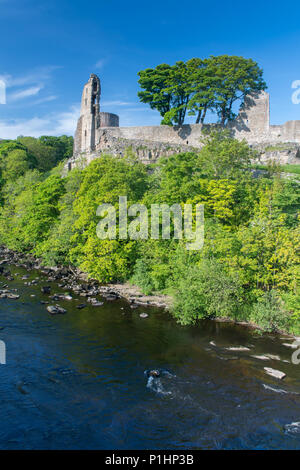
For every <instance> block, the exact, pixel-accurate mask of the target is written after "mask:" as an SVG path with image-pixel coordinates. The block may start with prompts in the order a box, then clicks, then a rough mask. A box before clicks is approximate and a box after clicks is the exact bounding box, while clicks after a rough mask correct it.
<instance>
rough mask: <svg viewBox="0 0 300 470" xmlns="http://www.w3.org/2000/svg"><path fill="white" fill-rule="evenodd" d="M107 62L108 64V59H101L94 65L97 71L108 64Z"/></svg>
mask: <svg viewBox="0 0 300 470" xmlns="http://www.w3.org/2000/svg"><path fill="white" fill-rule="evenodd" d="M106 62H107V60H106V59H99V60H98V61H97V62H96V63H95V65H94V67H95V69H96V70H100V69H102V68H103V66H104V65H105V64H106Z"/></svg>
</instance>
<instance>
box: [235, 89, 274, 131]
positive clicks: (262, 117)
mask: <svg viewBox="0 0 300 470" xmlns="http://www.w3.org/2000/svg"><path fill="white" fill-rule="evenodd" d="M234 126H235V127H238V126H240V129H239V130H240V131H248V132H251V133H253V134H260V135H262V134H263V133H266V132H268V131H269V128H270V96H269V93H266V92H265V91H261V92H259V93H252V94H250V95H247V96H246V97H245V101H244V104H243V106H242V107H241V110H240V112H239V115H238V118H237V120H236V122H235V123H234Z"/></svg>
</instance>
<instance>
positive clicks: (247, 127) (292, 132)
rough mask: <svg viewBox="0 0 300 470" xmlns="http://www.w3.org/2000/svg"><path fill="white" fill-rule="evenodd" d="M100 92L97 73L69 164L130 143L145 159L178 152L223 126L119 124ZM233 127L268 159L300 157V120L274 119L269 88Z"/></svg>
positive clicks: (120, 150) (248, 101)
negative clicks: (273, 121) (102, 109)
mask: <svg viewBox="0 0 300 470" xmlns="http://www.w3.org/2000/svg"><path fill="white" fill-rule="evenodd" d="M100 92H101V87H100V80H99V78H98V77H97V76H96V75H93V74H92V75H91V77H90V79H89V81H88V83H87V84H86V85H85V86H84V89H83V94H82V101H81V113H80V114H81V115H80V118H79V120H78V124H77V129H76V134H75V139H74V154H73V157H72V158H71V159H70V160H69V165H68V168H69V169H70V168H71V167H72V166H74V164H76V162H77V161H79V160H80V161H82V158H81V157H82V156H83V157H84V159H85V161H86V163H89V162H90V161H91V160H92V159H94V158H97V157H99V156H100V155H101V154H104V153H111V154H113V155H123V154H124V153H125V151H126V149H127V148H129V147H130V148H131V149H132V151H134V153H136V154H137V156H138V158H140V160H141V161H143V162H144V163H149V162H154V161H156V160H157V159H158V158H159V157H161V156H169V155H171V154H172V153H179V152H182V151H189V150H195V149H196V150H197V149H200V148H201V147H202V145H203V137H204V133H203V130H204V128H205V129H212V128H216V127H219V126H217V125H216V124H204V125H203V124H184V125H182V126H165V125H160V126H136V127H119V117H118V116H117V115H116V114H111V113H102V112H100V104H99V102H100ZM227 128H228V129H229V130H230V131H231V133H232V135H233V136H234V137H235V138H237V139H239V140H243V139H245V140H246V141H247V142H248V143H249V144H250V145H252V146H253V147H255V148H257V149H258V150H259V152H260V154H261V155H262V160H263V161H267V160H268V159H275V160H276V161H278V162H279V163H300V154H299V148H300V120H299V121H288V122H286V123H285V124H283V125H270V102H269V94H268V93H266V92H261V93H258V94H252V95H249V96H247V97H246V98H245V101H244V104H243V106H242V107H241V109H240V112H239V115H238V116H237V118H236V120H235V121H233V122H230V123H229V124H228V126H227ZM282 144H284V145H282ZM266 149H267V150H266Z"/></svg>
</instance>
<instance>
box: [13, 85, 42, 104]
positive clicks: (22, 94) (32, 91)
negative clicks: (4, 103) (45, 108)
mask: <svg viewBox="0 0 300 470" xmlns="http://www.w3.org/2000/svg"><path fill="white" fill-rule="evenodd" d="M42 88H43V87H42V86H35V87H31V88H27V89H25V90H21V91H17V92H15V93H12V94H10V95H8V103H9V102H10V101H18V100H22V99H24V98H29V97H30V96H35V95H37V94H38V93H39V92H40V91H41V89H42Z"/></svg>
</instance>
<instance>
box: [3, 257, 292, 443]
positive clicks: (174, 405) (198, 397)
mask: <svg viewBox="0 0 300 470" xmlns="http://www.w3.org/2000/svg"><path fill="white" fill-rule="evenodd" d="M9 268H10V269H11V271H12V273H13V274H14V273H18V274H17V275H15V274H14V280H13V281H10V282H9V281H6V279H5V278H3V277H0V283H1V285H0V287H1V286H3V284H6V283H8V284H9V288H10V289H12V288H16V289H18V293H19V294H20V298H19V299H17V300H10V299H0V340H2V341H4V342H5V344H6V355H7V357H6V364H1V365H0V395H1V407H0V448H1V449H191V450H192V449H300V365H299V366H297V365H293V364H292V363H291V353H292V349H289V348H288V347H286V346H284V345H283V344H282V343H283V342H290V341H287V340H286V339H285V340H284V339H282V338H281V337H280V336H279V335H270V334H269V335H266V334H265V335H261V334H259V333H258V332H257V331H255V330H252V329H248V328H245V327H242V326H237V325H232V324H229V323H218V322H213V321H205V322H202V323H201V324H200V325H199V326H197V327H182V326H179V325H177V324H176V323H175V321H174V320H173V319H172V318H171V317H170V316H169V315H168V314H167V313H166V312H165V311H162V310H159V309H157V308H150V307H148V308H147V309H145V307H139V308H137V309H134V310H133V309H131V308H130V307H129V304H128V303H127V302H125V301H123V300H117V301H114V302H108V301H106V302H104V305H103V306H98V307H94V306H92V305H89V306H87V307H86V308H84V309H82V310H79V309H77V308H76V306H77V305H78V304H79V303H82V302H83V301H84V300H85V299H83V298H82V297H79V296H78V295H77V296H76V295H74V298H73V300H69V301H67V300H66V301H61V302H59V304H60V305H61V306H63V307H64V308H66V309H67V313H66V314H65V315H55V316H51V315H50V314H49V313H48V312H47V310H46V306H45V305H43V304H41V300H47V295H45V294H42V293H41V286H42V285H47V284H48V282H47V281H46V280H45V278H44V277H43V275H42V274H41V273H40V272H39V271H36V270H33V271H30V272H29V273H27V271H25V270H24V269H22V268H20V267H14V266H10V267H9ZM24 274H29V280H30V279H35V278H37V277H39V278H40V279H39V280H38V283H37V285H34V286H27V285H25V284H24V282H25V281H24V280H22V279H21V277H22V276H23V275H24ZM51 288H52V293H56V292H57V293H59V292H64V293H65V291H63V290H62V289H61V288H59V287H58V285H57V284H56V283H55V282H52V283H51ZM33 296H34V297H33ZM142 312H147V313H148V314H149V316H148V318H145V319H141V318H140V316H139V314H140V313H142ZM211 342H213V343H214V344H215V345H213V344H210V343H211ZM232 346H246V347H249V349H250V350H249V351H234V352H233V351H229V350H227V349H226V348H228V347H232ZM267 353H268V354H272V355H274V356H279V357H280V360H278V359H277V360H276V359H271V360H268V361H267V360H261V359H256V358H253V357H252V356H253V355H262V354H263V355H264V354H267ZM284 361H287V362H284ZM266 366H267V367H272V368H274V369H279V370H281V371H283V372H285V373H286V374H287V376H286V378H285V379H284V380H282V381H280V380H278V379H275V378H273V377H270V376H268V375H267V374H266V373H265V371H264V367H266ZM152 368H155V369H158V370H159V371H160V372H161V375H160V377H159V378H149V377H148V375H147V373H146V372H145V371H147V370H149V369H152Z"/></svg>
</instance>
